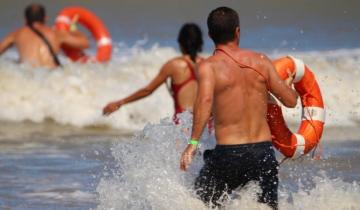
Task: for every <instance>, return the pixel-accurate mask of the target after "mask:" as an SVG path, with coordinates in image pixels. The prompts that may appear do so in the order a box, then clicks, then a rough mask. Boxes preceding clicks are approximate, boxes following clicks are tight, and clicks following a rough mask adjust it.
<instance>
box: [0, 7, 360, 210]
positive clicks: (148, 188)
mask: <svg viewBox="0 0 360 210" xmlns="http://www.w3.org/2000/svg"><path fill="white" fill-rule="evenodd" d="M29 2H30V1H16V0H15V1H2V2H1V8H0V11H1V15H0V16H1V19H0V25H1V26H2V27H1V28H0V36H1V37H3V36H4V35H5V34H7V33H8V32H9V31H11V30H13V29H15V28H16V27H18V26H21V24H22V22H21V21H22V11H23V7H24V6H25V3H29ZM39 2H41V3H44V4H45V6H46V7H47V9H48V12H49V17H50V20H53V19H54V17H55V16H56V14H57V12H58V11H59V10H60V9H61V8H62V7H64V6H70V5H74V4H77V5H81V6H85V7H87V8H89V9H91V10H93V11H94V12H95V13H96V14H97V15H98V16H100V17H101V19H103V20H104V22H105V24H106V25H107V26H108V28H109V30H110V32H111V34H112V37H113V46H114V51H113V52H114V54H113V58H112V60H111V62H109V63H107V64H77V63H71V62H69V61H68V60H67V58H65V57H61V58H60V59H61V61H62V62H63V63H64V68H63V69H58V70H54V71H49V70H47V69H41V68H38V69H31V68H29V67H28V66H26V65H19V64H17V63H16V60H17V55H16V54H15V52H14V51H10V52H7V53H6V54H4V55H1V57H0V121H1V122H0V208H1V209H120V210H127V209H135V210H147V209H152V210H169V209H175V210H176V209H194V210H195V209H196V210H197V209H206V207H205V206H204V205H203V203H202V202H201V201H200V200H198V199H197V197H196V196H195V193H194V191H193V182H194V179H195V177H196V176H197V174H198V172H199V170H200V168H201V166H202V164H203V161H202V158H201V154H198V155H197V156H196V157H195V159H194V162H193V164H192V166H191V168H190V169H189V171H188V172H186V173H185V172H182V171H180V169H179V158H180V155H181V152H182V150H183V149H184V147H185V146H186V140H187V139H188V137H189V135H190V131H189V130H190V127H191V115H190V114H189V113H185V114H184V115H183V116H182V118H183V121H184V123H183V124H182V125H181V126H176V125H174V124H173V123H172V122H171V116H172V113H173V102H172V99H171V96H170V94H169V93H168V91H167V89H166V87H165V86H161V87H160V88H159V89H158V90H157V91H156V92H154V93H153V94H152V95H151V97H148V98H146V99H144V100H141V101H138V102H134V103H132V104H129V105H125V106H124V107H121V108H120V110H119V111H117V112H115V113H114V114H113V115H111V116H109V117H103V116H102V108H103V107H104V106H105V105H106V104H107V103H108V102H110V101H113V100H116V99H120V98H122V97H124V96H126V95H128V94H129V93H132V92H133V91H135V90H137V89H138V88H140V87H142V86H144V85H146V84H147V83H148V82H149V81H150V80H151V79H152V78H153V77H154V76H155V75H156V74H157V73H158V71H159V69H160V68H161V66H162V65H163V64H164V63H165V62H166V61H168V60H169V59H171V58H173V57H175V56H178V55H179V54H180V53H179V50H178V48H177V43H176V36H177V32H178V29H179V27H180V26H181V25H182V24H183V23H184V22H189V21H194V22H197V23H198V24H199V25H200V26H201V27H202V29H203V33H204V35H206V16H207V14H208V12H209V11H210V10H211V9H213V8H215V7H216V6H220V5H223V4H225V5H228V6H231V7H233V8H235V9H236V10H237V11H238V12H239V13H240V17H241V25H242V32H241V35H242V38H241V46H244V47H247V48H252V49H253V48H255V49H256V50H260V51H264V52H265V53H266V54H267V55H268V56H269V57H270V58H271V59H276V58H279V57H283V56H286V55H292V56H294V57H297V58H299V59H302V60H303V61H304V62H305V64H306V65H308V67H309V68H310V69H311V70H312V71H313V72H314V73H315V76H316V78H317V81H318V83H319V85H320V88H321V90H322V95H323V99H324V102H325V106H326V107H325V108H326V112H327V114H326V126H325V130H324V135H323V138H322V141H321V144H320V146H319V147H318V148H317V150H316V151H315V153H314V158H312V156H311V155H309V156H307V157H303V158H300V159H297V160H287V161H284V162H283V163H282V164H281V165H280V168H279V178H280V183H279V207H280V209H299V210H300V209H301V210H303V209H321V210H324V209H351V210H352V209H360V205H359V202H358V201H359V200H360V189H359V184H360V175H359V174H360V163H359V159H360V153H359V148H360V131H359V129H358V128H359V125H360V97H359V96H360V83H359V82H358V80H359V79H360V67H359V66H360V45H359V43H360V42H358V37H359V35H360V31H359V28H358V27H359V26H358V23H359V20H360V18H359V13H358V12H357V8H358V7H359V3H358V1H352V0H345V1H341V2H340V1H325V0H320V1H316V2H314V1H308V0H302V1H297V2H283V1H276V0H274V1H265V0H254V1H251V2H250V1H249V2H244V1H241V2H240V1H227V2H223V1H218V2H216V1H214V2H209V1H205V0H199V1H195V2H194V1H189V0H183V1H177V0H174V1H164V0H155V1H137V0H131V1H128V0H124V1H121V2H120V1H113V0H108V1H82V0H79V1H71V2H68V1H61V2H60V1H56V2H51V4H50V3H49V1H45V0H40V1H39ZM14 11H15V12H14ZM16 11H19V12H16ZM9 18H13V19H14V21H8V20H9ZM15 20H16V21H15ZM50 20H49V23H50V24H51V21H50ZM205 37H206V36H205ZM205 43H206V44H205V47H204V52H203V53H202V55H203V56H204V57H206V56H208V55H210V54H211V53H212V44H211V41H210V40H209V39H208V38H205ZM88 53H89V54H93V53H94V49H91V50H90V51H88ZM285 115H286V121H287V122H288V123H289V124H291V125H292V126H291V127H292V129H293V131H296V128H297V126H298V124H299V122H300V116H301V107H300V106H297V107H296V108H294V109H286V110H285ZM214 144H215V143H214V137H213V136H212V135H207V133H206V132H205V134H204V136H203V138H202V146H201V149H200V153H202V152H203V151H204V150H205V149H207V148H212V147H214ZM277 158H278V160H279V161H281V160H283V157H282V156H281V154H279V153H277ZM258 191H259V188H258V187H257V185H256V183H250V184H249V185H248V186H247V187H246V188H245V189H241V190H240V191H236V192H235V193H234V194H233V195H232V196H231V197H232V199H231V200H230V201H229V203H228V207H227V209H266V208H267V206H264V205H260V204H258V203H257V202H256V201H255V200H256V196H255V194H256V192H258Z"/></svg>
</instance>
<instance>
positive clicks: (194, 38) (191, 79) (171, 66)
mask: <svg viewBox="0 0 360 210" xmlns="http://www.w3.org/2000/svg"><path fill="white" fill-rule="evenodd" d="M178 43H179V46H180V49H181V52H182V56H179V57H176V58H173V59H171V60H170V61H168V62H167V63H166V64H165V65H164V66H163V67H162V68H161V70H160V72H159V74H158V75H157V76H156V77H155V78H154V79H153V80H152V81H151V82H150V83H149V84H148V85H147V86H145V87H143V88H141V89H140V90H138V91H136V92H135V93H133V94H131V95H129V96H128V97H125V98H123V99H120V100H118V101H114V102H111V103H109V104H108V105H106V106H105V107H104V109H103V114H104V115H109V114H111V113H113V112H115V111H116V110H118V109H119V108H120V107H121V106H122V105H124V104H127V103H130V102H133V101H136V100H139V99H141V98H144V97H146V96H148V95H150V94H151V93H153V91H154V90H156V89H157V88H158V87H159V86H160V85H161V84H163V83H166V79H167V78H171V89H172V90H171V92H172V96H173V98H174V105H175V114H174V121H175V122H177V119H176V115H177V114H179V113H181V112H183V111H185V110H189V111H192V110H193V105H194V101H195V98H196V93H197V80H196V74H197V73H196V72H195V71H196V69H197V64H198V63H199V62H200V61H201V60H202V58H200V57H199V56H198V53H199V52H201V50H202V46H203V39H202V32H201V29H200V28H199V26H197V25H196V24H193V23H188V24H185V25H183V26H182V28H181V30H180V32H179V36H178Z"/></svg>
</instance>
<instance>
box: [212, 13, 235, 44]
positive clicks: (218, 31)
mask: <svg viewBox="0 0 360 210" xmlns="http://www.w3.org/2000/svg"><path fill="white" fill-rule="evenodd" d="M207 25H208V28H209V35H210V38H211V39H212V40H213V41H214V43H215V44H226V43H227V42H229V41H233V40H234V39H235V31H236V28H237V27H240V21H239V16H238V14H237V12H236V11H235V10H233V9H231V8H229V7H219V8H217V9H215V10H213V11H211V13H210V14H209V16H208V19H207Z"/></svg>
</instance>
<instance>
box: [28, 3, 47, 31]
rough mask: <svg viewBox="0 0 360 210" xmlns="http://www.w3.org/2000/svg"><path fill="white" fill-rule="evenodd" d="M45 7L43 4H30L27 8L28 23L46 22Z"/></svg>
mask: <svg viewBox="0 0 360 210" xmlns="http://www.w3.org/2000/svg"><path fill="white" fill-rule="evenodd" d="M45 16H46V14H45V8H44V6H42V5H41V4H30V5H29V6H27V7H26V8H25V19H26V24H27V25H29V26H31V25H32V24H33V23H35V22H40V23H44V22H45Z"/></svg>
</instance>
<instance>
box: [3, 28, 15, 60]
mask: <svg viewBox="0 0 360 210" xmlns="http://www.w3.org/2000/svg"><path fill="white" fill-rule="evenodd" d="M15 34H16V32H12V33H10V34H9V35H7V36H6V37H5V38H4V39H3V40H2V41H1V42H0V55H1V54H3V53H4V52H5V51H6V50H7V49H9V48H10V47H11V46H12V45H13V44H14V42H15Z"/></svg>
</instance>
